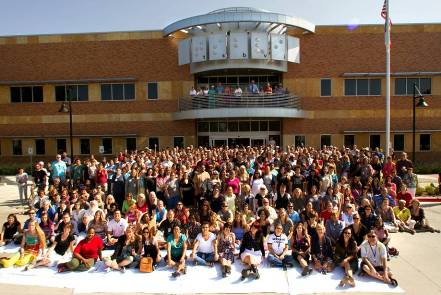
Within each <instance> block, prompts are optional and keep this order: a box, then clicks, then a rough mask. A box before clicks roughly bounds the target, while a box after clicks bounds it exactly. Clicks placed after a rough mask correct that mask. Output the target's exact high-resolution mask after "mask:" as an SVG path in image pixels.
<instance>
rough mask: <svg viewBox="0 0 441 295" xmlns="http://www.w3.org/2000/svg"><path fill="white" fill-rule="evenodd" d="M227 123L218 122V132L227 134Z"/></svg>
mask: <svg viewBox="0 0 441 295" xmlns="http://www.w3.org/2000/svg"><path fill="white" fill-rule="evenodd" d="M227 131H228V129H227V122H219V132H227Z"/></svg>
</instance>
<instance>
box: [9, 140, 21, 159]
mask: <svg viewBox="0 0 441 295" xmlns="http://www.w3.org/2000/svg"><path fill="white" fill-rule="evenodd" d="M15 143H17V144H20V153H16V152H15V151H16V148H15ZM11 145H12V155H13V156H23V141H22V140H21V139H13V140H12V141H11Z"/></svg>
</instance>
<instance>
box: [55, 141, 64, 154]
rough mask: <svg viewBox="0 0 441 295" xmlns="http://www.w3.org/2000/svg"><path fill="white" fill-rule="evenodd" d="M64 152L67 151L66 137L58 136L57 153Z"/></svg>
mask: <svg viewBox="0 0 441 295" xmlns="http://www.w3.org/2000/svg"><path fill="white" fill-rule="evenodd" d="M63 152H66V139H65V138H58V139H57V153H59V154H62V153H63Z"/></svg>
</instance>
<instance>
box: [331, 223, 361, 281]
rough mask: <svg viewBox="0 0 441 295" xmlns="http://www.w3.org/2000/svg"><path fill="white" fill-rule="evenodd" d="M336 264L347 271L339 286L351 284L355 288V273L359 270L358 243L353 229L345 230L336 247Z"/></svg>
mask: <svg viewBox="0 0 441 295" xmlns="http://www.w3.org/2000/svg"><path fill="white" fill-rule="evenodd" d="M334 261H335V264H337V265H339V266H341V267H342V268H343V269H344V271H345V276H344V277H343V279H342V280H341V281H340V284H339V286H340V287H343V286H344V285H345V284H349V285H350V286H351V287H355V281H354V272H356V271H357V270H358V257H357V242H356V241H355V239H354V237H353V236H352V229H351V228H350V227H346V228H345V229H343V231H342V233H341V234H340V237H339V238H338V241H337V244H336V246H335V254H334Z"/></svg>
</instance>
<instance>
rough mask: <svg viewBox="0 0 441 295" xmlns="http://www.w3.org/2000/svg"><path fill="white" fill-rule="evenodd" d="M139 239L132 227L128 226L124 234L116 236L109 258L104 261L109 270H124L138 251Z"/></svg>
mask: <svg viewBox="0 0 441 295" xmlns="http://www.w3.org/2000/svg"><path fill="white" fill-rule="evenodd" d="M140 244H141V243H140V240H139V239H137V237H136V235H135V231H134V229H133V228H132V227H131V226H129V227H127V229H126V232H125V234H124V235H122V236H121V237H119V238H118V242H116V245H115V252H113V254H112V256H111V257H110V259H106V260H105V261H104V263H105V264H106V266H107V267H108V268H110V269H108V270H109V271H110V270H112V269H113V270H119V271H121V272H122V273H124V272H125V271H126V266H128V265H130V264H131V263H132V262H133V261H134V259H135V255H136V254H137V253H138V252H139V251H140V248H141V247H140V246H141V245H140Z"/></svg>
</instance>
